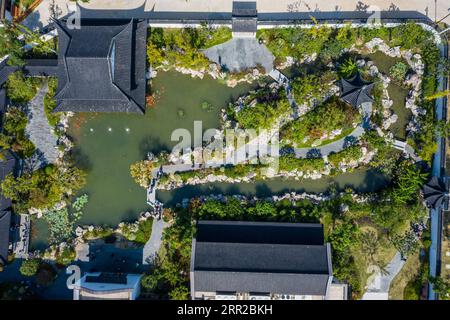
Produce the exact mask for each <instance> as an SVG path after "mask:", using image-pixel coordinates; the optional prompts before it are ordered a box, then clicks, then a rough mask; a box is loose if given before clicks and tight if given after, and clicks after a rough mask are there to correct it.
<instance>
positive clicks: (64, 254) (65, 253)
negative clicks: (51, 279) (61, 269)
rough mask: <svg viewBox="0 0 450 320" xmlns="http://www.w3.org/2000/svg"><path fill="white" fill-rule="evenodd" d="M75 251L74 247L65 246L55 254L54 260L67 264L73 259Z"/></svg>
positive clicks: (75, 254)
mask: <svg viewBox="0 0 450 320" xmlns="http://www.w3.org/2000/svg"><path fill="white" fill-rule="evenodd" d="M76 256H77V253H76V251H75V249H74V248H70V247H65V248H64V249H63V250H62V251H59V252H58V253H57V255H56V262H57V263H58V264H60V265H64V266H67V265H68V264H70V263H71V262H72V261H75V258H76Z"/></svg>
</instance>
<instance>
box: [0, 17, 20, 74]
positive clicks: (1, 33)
mask: <svg viewBox="0 0 450 320" xmlns="http://www.w3.org/2000/svg"><path fill="white" fill-rule="evenodd" d="M2 23H3V27H0V56H1V57H4V56H6V55H8V56H9V59H8V64H9V65H14V66H21V65H23V64H24V60H23V55H24V51H23V49H22V47H23V45H24V44H23V42H22V41H21V40H19V36H20V35H21V32H20V30H19V29H18V28H17V25H16V24H15V23H13V22H10V21H8V20H6V19H5V20H3V21H2Z"/></svg>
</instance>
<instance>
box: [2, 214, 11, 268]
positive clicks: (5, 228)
mask: <svg viewBox="0 0 450 320" xmlns="http://www.w3.org/2000/svg"><path fill="white" fill-rule="evenodd" d="M10 226H11V212H9V211H0V263H2V264H6V261H7V260H8V247H9V228H10Z"/></svg>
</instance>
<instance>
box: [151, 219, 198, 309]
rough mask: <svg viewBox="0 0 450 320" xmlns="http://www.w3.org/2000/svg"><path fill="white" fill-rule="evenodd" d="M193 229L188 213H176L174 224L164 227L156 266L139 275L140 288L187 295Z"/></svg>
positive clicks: (179, 297) (180, 296)
mask: <svg viewBox="0 0 450 320" xmlns="http://www.w3.org/2000/svg"><path fill="white" fill-rule="evenodd" d="M193 232H194V228H193V227H192V221H191V217H190V215H189V214H188V213H187V212H183V213H180V214H178V215H177V216H176V218H175V221H174V223H173V224H172V225H171V226H170V227H168V228H166V229H165V230H164V234H163V245H162V246H163V250H164V255H163V256H162V257H161V258H157V259H156V261H155V268H154V270H153V272H152V273H151V274H149V275H145V276H144V277H143V278H142V290H143V291H144V292H146V291H147V292H153V293H155V294H158V295H162V296H164V297H167V296H168V297H169V298H171V299H177V300H185V299H188V298H189V290H188V283H189V266H190V258H191V241H192V236H193Z"/></svg>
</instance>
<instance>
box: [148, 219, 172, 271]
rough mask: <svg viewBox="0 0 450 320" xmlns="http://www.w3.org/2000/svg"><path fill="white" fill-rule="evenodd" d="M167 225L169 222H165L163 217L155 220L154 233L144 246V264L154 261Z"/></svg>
mask: <svg viewBox="0 0 450 320" xmlns="http://www.w3.org/2000/svg"><path fill="white" fill-rule="evenodd" d="M167 226H168V223H166V222H164V221H163V219H159V220H156V219H155V220H153V224H152V235H151V236H150V239H149V240H148V242H147V243H146V244H145V246H144V249H143V253H142V264H144V265H146V264H151V263H152V262H153V261H154V259H155V257H156V254H157V253H158V251H159V248H160V247H161V243H162V236H163V231H164V229H165V228H166V227H167Z"/></svg>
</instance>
